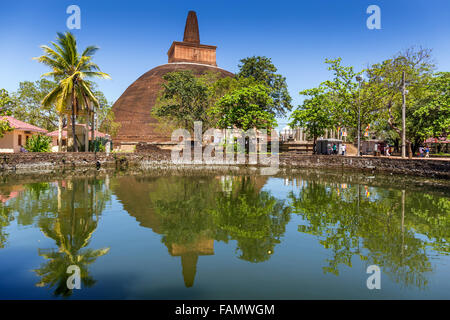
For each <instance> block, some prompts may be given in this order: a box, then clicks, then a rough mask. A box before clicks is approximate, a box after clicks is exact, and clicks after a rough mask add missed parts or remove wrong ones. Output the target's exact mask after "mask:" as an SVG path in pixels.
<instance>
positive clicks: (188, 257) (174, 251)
mask: <svg viewBox="0 0 450 320" xmlns="http://www.w3.org/2000/svg"><path fill="white" fill-rule="evenodd" d="M169 253H170V254H171V255H172V256H175V257H178V256H181V266H182V267H183V278H184V284H185V285H186V287H188V288H190V287H192V285H193V284H194V279H195V274H196V272H197V260H198V257H199V256H208V255H214V240H213V239H198V240H196V241H195V242H194V243H191V244H188V245H183V244H177V243H172V244H171V245H169Z"/></svg>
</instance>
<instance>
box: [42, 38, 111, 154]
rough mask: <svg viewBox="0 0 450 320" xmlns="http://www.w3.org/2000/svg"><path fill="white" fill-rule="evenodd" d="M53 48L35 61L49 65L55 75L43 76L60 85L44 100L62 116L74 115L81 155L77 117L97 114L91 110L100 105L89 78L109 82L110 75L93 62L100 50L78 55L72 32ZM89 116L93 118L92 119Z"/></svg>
mask: <svg viewBox="0 0 450 320" xmlns="http://www.w3.org/2000/svg"><path fill="white" fill-rule="evenodd" d="M52 46H53V48H51V47H50V46H46V45H44V46H41V48H42V50H43V51H44V55H42V56H40V57H38V58H35V59H36V60H37V61H39V62H41V63H43V64H45V65H47V66H48V67H50V68H51V69H52V71H51V72H48V73H45V74H44V75H43V76H48V77H53V78H54V79H57V80H58V86H57V87H56V88H55V89H53V90H52V91H51V92H50V93H49V94H48V95H47V96H45V97H44V99H43V100H42V104H43V105H45V106H48V105H52V104H54V105H55V106H56V110H57V112H58V113H71V123H72V136H73V137H74V139H73V147H74V150H75V152H78V144H77V139H75V124H76V118H75V117H76V116H77V115H78V114H79V113H80V112H82V111H83V110H84V112H85V113H88V114H89V112H95V111H94V110H93V108H90V103H89V102H91V103H92V104H93V105H94V106H98V105H99V103H98V100H97V98H96V97H95V95H94V93H93V92H92V90H91V86H90V84H89V82H88V81H86V79H87V78H90V77H98V78H102V79H109V78H110V77H109V75H108V74H106V73H103V72H101V71H100V68H99V67H98V66H97V65H96V64H95V63H93V62H92V56H93V55H94V54H95V52H97V50H98V47H95V46H89V47H87V48H86V49H85V50H84V51H83V52H82V53H81V54H80V53H79V52H78V48H77V42H76V40H75V37H74V36H73V34H72V33H70V32H66V33H65V34H62V33H58V38H57V41H56V42H52ZM88 117H89V116H88Z"/></svg>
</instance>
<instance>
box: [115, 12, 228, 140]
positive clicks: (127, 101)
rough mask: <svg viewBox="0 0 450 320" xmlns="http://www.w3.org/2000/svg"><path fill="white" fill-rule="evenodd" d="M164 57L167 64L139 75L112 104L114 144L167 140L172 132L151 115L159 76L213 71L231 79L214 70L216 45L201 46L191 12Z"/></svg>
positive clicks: (159, 89) (158, 87)
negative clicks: (178, 38) (116, 124)
mask: <svg viewBox="0 0 450 320" xmlns="http://www.w3.org/2000/svg"><path fill="white" fill-rule="evenodd" d="M167 55H168V57H169V59H168V60H169V61H168V62H169V63H167V64H164V65H161V66H158V67H156V68H154V69H152V70H150V71H148V72H147V73H145V74H144V75H142V76H141V77H140V78H139V79H137V80H136V81H135V82H134V83H133V84H131V85H130V86H129V87H128V88H127V89H126V90H125V92H124V93H123V94H122V95H121V96H120V98H119V99H118V100H117V101H116V103H114V106H113V111H114V114H115V117H116V121H117V122H119V123H120V124H121V127H120V129H119V132H118V134H117V136H116V137H115V139H114V142H115V144H116V145H118V144H120V143H136V142H167V141H170V137H171V130H169V129H168V128H165V127H164V124H163V123H162V124H161V123H160V122H158V120H156V119H154V118H153V117H152V115H151V110H152V108H153V106H154V105H155V102H156V99H157V97H158V94H159V92H160V91H161V83H162V82H163V81H164V80H163V79H162V77H163V76H164V75H165V74H166V73H168V72H172V71H180V70H192V71H193V72H194V74H196V75H201V74H204V73H206V72H209V71H212V72H218V73H219V74H220V76H222V77H226V76H233V74H232V73H231V72H228V71H226V70H223V69H221V68H218V67H217V63H216V46H210V45H204V44H200V33H199V29H198V22H197V15H196V13H195V12H194V11H189V13H188V17H187V19H186V27H185V29H184V38H183V42H178V41H174V42H173V43H172V45H171V46H170V49H169V51H168V52H167Z"/></svg>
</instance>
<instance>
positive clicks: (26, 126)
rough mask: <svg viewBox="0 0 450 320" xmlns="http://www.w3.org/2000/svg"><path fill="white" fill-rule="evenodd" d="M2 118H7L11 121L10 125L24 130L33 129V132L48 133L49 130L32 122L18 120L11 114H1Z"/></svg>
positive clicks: (0, 118)
mask: <svg viewBox="0 0 450 320" xmlns="http://www.w3.org/2000/svg"><path fill="white" fill-rule="evenodd" d="M0 120H6V121H8V122H9V125H10V126H11V127H12V128H14V129H17V130H23V131H33V132H41V133H46V132H47V130H45V129H42V128H39V127H36V126H33V125H32V124H29V123H26V122H23V121H20V120H17V119H15V118H13V117H11V116H1V117H0Z"/></svg>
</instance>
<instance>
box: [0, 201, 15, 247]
mask: <svg viewBox="0 0 450 320" xmlns="http://www.w3.org/2000/svg"><path fill="white" fill-rule="evenodd" d="M11 212H12V210H11V208H9V207H7V206H5V205H3V204H2V205H1V208H0V249H1V248H4V247H5V244H6V241H7V240H8V235H9V234H8V233H7V232H6V231H5V229H6V228H7V227H8V226H9V224H10V223H11V221H13V219H14V217H13V215H12V213H11Z"/></svg>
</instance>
